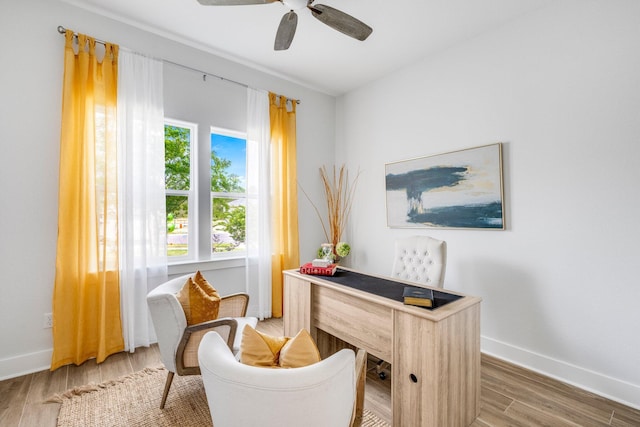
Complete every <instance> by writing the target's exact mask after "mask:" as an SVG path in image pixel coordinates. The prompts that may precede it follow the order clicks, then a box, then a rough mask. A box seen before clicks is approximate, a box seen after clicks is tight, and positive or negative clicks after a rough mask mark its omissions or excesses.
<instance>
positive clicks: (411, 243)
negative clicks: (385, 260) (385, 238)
mask: <svg viewBox="0 0 640 427" xmlns="http://www.w3.org/2000/svg"><path fill="white" fill-rule="evenodd" d="M446 266H447V243H446V242H445V241H443V240H438V239H434V238H432V237H428V236H411V237H407V238H403V239H398V240H396V247H395V255H394V259H393V270H392V271H391V276H392V277H393V278H397V279H400V280H407V281H410V282H416V283H420V284H423V285H427V286H434V287H438V288H442V287H443V285H444V273H445V269H446Z"/></svg>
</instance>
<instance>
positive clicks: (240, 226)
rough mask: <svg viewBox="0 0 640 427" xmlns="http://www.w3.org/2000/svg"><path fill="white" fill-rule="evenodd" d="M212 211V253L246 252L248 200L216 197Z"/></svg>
mask: <svg viewBox="0 0 640 427" xmlns="http://www.w3.org/2000/svg"><path fill="white" fill-rule="evenodd" d="M211 211H212V212H213V215H212V221H211V251H212V252H232V251H244V250H245V244H244V243H245V212H246V200H245V199H244V198H227V197H215V198H213V200H212V207H211Z"/></svg>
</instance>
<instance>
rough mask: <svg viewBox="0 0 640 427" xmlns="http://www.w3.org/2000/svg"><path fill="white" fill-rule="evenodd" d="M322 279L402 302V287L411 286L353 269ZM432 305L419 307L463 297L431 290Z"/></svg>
mask: <svg viewBox="0 0 640 427" xmlns="http://www.w3.org/2000/svg"><path fill="white" fill-rule="evenodd" d="M321 278H322V279H323V280H327V281H329V282H333V283H337V284H339V285H343V286H347V287H350V288H353V289H357V290H360V291H364V292H368V293H370V294H374V295H378V296H381V297H385V298H389V299H392V300H394V301H398V302H404V298H403V297H402V293H403V292H404V288H406V287H412V286H411V285H407V284H405V283H402V282H396V281H394V280H391V279H383V278H380V277H375V276H369V275H366V274H362V273H357V272H355V271H349V270H344V269H342V268H338V269H337V270H336V273H335V274H334V275H333V276H321ZM433 296H434V305H433V307H421V308H424V309H425V310H435V309H437V308H438V307H442V306H443V305H446V304H448V303H450V302H452V301H455V300H457V299H460V298H464V297H463V296H462V295H455V294H450V293H448V292H443V291H438V290H435V289H434V290H433Z"/></svg>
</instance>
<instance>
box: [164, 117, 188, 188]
mask: <svg viewBox="0 0 640 427" xmlns="http://www.w3.org/2000/svg"><path fill="white" fill-rule="evenodd" d="M190 144H191V130H190V129H187V128H183V127H179V126H171V125H165V126H164V162H165V172H164V182H165V188H167V189H170V190H189V188H190V182H189V179H190V173H191V168H190V166H191V155H190Z"/></svg>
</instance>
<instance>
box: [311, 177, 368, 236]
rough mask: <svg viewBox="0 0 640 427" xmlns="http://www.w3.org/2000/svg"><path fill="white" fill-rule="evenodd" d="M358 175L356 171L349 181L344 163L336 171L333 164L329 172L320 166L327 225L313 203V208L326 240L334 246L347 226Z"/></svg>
mask: <svg viewBox="0 0 640 427" xmlns="http://www.w3.org/2000/svg"><path fill="white" fill-rule="evenodd" d="M359 177H360V172H359V171H358V174H357V175H356V177H355V179H354V180H353V182H349V172H348V171H347V169H346V166H345V165H342V166H341V167H340V169H339V170H338V171H336V167H335V166H333V170H332V173H329V171H328V170H327V168H326V167H325V166H322V167H321V168H320V178H321V179H322V184H323V186H324V194H325V198H326V202H327V219H328V227H327V226H325V224H324V221H323V220H322V216H321V215H320V213H319V211H318V209H317V208H316V207H315V205H314V208H316V212H317V213H318V216H319V217H320V221H321V222H322V229H323V231H324V234H325V237H326V238H327V242H329V243H333V245H334V247H335V245H337V244H338V242H339V241H340V239H341V237H342V233H343V232H344V229H345V228H346V226H347V221H348V219H349V214H350V213H351V206H352V204H353V195H354V192H355V189H356V184H357V181H358V178H359ZM327 228H328V229H329V233H327Z"/></svg>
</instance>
